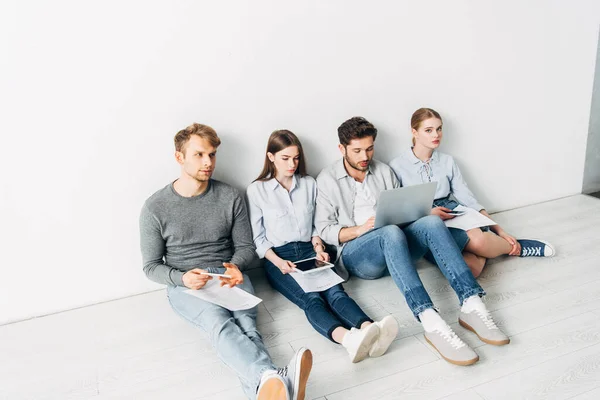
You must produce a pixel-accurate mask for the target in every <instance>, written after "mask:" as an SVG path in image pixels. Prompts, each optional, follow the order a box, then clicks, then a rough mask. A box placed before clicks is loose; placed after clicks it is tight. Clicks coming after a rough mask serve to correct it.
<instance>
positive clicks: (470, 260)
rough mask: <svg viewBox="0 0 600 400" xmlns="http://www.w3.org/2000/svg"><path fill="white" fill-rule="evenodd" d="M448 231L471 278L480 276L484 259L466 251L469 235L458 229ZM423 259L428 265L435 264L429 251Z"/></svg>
mask: <svg viewBox="0 0 600 400" xmlns="http://www.w3.org/2000/svg"><path fill="white" fill-rule="evenodd" d="M448 231H449V232H450V234H451V235H452V239H454V242H455V243H456V245H457V246H458V248H459V249H460V250H461V251H462V255H463V259H464V260H465V263H466V264H467V266H468V267H469V269H470V270H471V272H472V273H473V276H474V277H475V278H477V277H478V276H479V275H480V274H481V271H483V267H485V262H486V261H487V260H486V258H485V257H481V256H478V255H476V254H473V253H471V252H469V251H467V250H466V247H467V245H468V244H469V243H470V235H469V234H468V233H467V232H466V231H464V230H462V229H458V228H448ZM480 231H481V230H480ZM423 257H424V258H425V259H426V260H427V261H429V262H430V263H432V264H436V262H435V258H434V257H433V254H431V251H430V250H427V253H425V255H424V256H423Z"/></svg>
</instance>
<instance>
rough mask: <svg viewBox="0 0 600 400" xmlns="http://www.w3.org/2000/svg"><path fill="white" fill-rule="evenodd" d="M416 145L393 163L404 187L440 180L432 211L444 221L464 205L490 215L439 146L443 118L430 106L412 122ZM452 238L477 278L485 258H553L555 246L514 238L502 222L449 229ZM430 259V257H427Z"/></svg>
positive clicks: (418, 113) (421, 111)
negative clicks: (479, 226) (506, 256)
mask: <svg viewBox="0 0 600 400" xmlns="http://www.w3.org/2000/svg"><path fill="white" fill-rule="evenodd" d="M410 124H411V127H412V135H413V138H412V142H413V146H412V147H411V148H409V149H407V150H405V151H404V152H403V153H402V154H401V155H400V156H398V157H396V158H394V159H393V160H392V161H391V162H390V167H392V169H393V170H394V172H395V173H396V176H397V177H398V180H399V181H400V182H401V184H402V185H403V186H410V185H417V184H421V183H426V182H437V183H438V185H437V189H436V192H435V200H434V202H433V209H432V211H431V213H432V214H435V215H438V216H440V218H442V219H443V220H446V219H451V218H454V217H455V216H454V215H452V214H449V212H450V211H452V210H453V209H454V208H456V207H458V205H459V204H462V205H464V206H466V207H470V208H473V209H475V210H477V211H479V212H480V213H482V214H483V215H485V216H486V217H489V214H488V213H487V212H486V211H485V209H484V207H483V206H482V205H481V204H479V202H478V201H477V199H476V198H475V196H474V195H473V193H472V192H471V190H469V187H468V186H467V183H466V182H465V181H464V179H463V177H462V174H461V173H460V169H459V168H458V165H456V162H455V161H454V159H453V158H452V157H451V156H449V155H447V154H444V153H440V152H439V151H437V150H436V149H437V148H438V147H439V146H440V142H441V141H442V136H443V132H442V117H441V116H440V114H439V113H438V112H437V111H435V110H432V109H431V108H420V109H418V110H417V111H415V112H414V114H413V115H412V118H411V121H410ZM449 229H450V232H451V233H452V237H453V238H454V240H455V241H456V243H457V244H458V246H459V248H461V249H462V250H463V256H464V258H465V261H466V262H467V265H468V266H469V268H470V269H471V271H472V272H473V275H474V276H475V277H477V276H479V274H480V273H481V271H482V270H483V267H484V266H485V261H486V259H488V258H495V257H498V256H500V255H502V254H508V255H511V256H520V257H530V256H536V257H551V256H553V255H554V248H553V247H552V246H551V245H550V244H549V243H547V242H545V241H542V240H530V239H519V240H517V239H515V238H514V237H513V236H512V235H510V234H508V233H507V232H506V231H505V230H504V229H502V227H500V225H493V226H490V227H485V228H482V229H479V228H476V229H470V230H468V231H466V232H465V231H463V230H460V229H456V228H449ZM428 259H429V260H430V261H431V258H428Z"/></svg>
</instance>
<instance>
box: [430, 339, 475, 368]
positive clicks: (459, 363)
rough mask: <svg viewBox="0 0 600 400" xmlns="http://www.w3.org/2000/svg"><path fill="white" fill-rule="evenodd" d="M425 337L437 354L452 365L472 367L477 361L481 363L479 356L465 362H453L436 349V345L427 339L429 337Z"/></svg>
mask: <svg viewBox="0 0 600 400" xmlns="http://www.w3.org/2000/svg"><path fill="white" fill-rule="evenodd" d="M423 337H424V338H425V340H427V343H429V344H430V345H431V346H432V347H433V348H434V349H435V350H436V351H437V352H438V354H439V355H440V356H442V358H443V359H444V360H446V361H448V362H449V363H450V364H454V365H462V366H465V365H472V364H475V363H476V362H477V361H479V356H477V357H475V358H473V359H471V360H465V361H459V360H452V359H450V358H447V357H445V356H444V355H443V354H442V352H441V351H439V350H438V348H437V347H435V345H434V344H433V343H431V341H430V340H429V339H427V336H425V335H423Z"/></svg>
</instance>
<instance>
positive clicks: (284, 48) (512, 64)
mask: <svg viewBox="0 0 600 400" xmlns="http://www.w3.org/2000/svg"><path fill="white" fill-rule="evenodd" d="M599 19H600V2H597V1H593V0H589V1H576V2H563V1H544V0H538V1H529V2H520V1H519V2H517V1H508V2H506V1H505V2H491V1H475V0H473V1H452V2H448V1H429V2H424V1H411V2H402V1H391V0H390V1H372V2H365V1H358V0H353V1H348V0H336V1H327V2H325V1H317V0H305V1H296V2H285V1H278V0H265V1H214V0H213V1H192V0H190V1H171V0H169V1H166V0H165V1H148V0H146V1H123V0H121V1H103V2H94V3H92V2H82V1H65V0H56V1H52V2H47V1H3V2H2V3H1V5H0V46H1V47H0V51H1V55H0V107H1V108H0V115H1V117H0V135H1V136H0V137H1V143H0V163H1V165H0V173H1V174H2V177H1V178H2V179H1V183H2V186H1V189H0V190H1V191H0V202H1V203H0V206H1V207H0V215H1V216H2V219H3V222H4V223H3V229H2V233H1V234H0V235H1V237H0V239H1V245H0V246H2V252H3V255H4V257H3V260H2V263H1V266H0V268H1V275H0V323H3V322H8V321H14V320H18V319H23V318H27V317H31V316H38V315H43V314H46V313H50V312H54V311H59V310H64V309H69V308H73V307H77V306H82V305H86V304H91V303H95V302H98V301H103V300H109V299H114V298H117V297H121V296H126V295H131V294H135V293H140V292H143V291H147V290H152V289H154V288H157V287H158V286H156V285H154V284H153V283H151V282H149V281H147V280H146V278H145V276H144V275H143V274H142V269H141V257H140V254H139V249H138V227H137V218H138V213H139V209H140V207H141V205H142V203H143V201H144V199H145V198H146V197H148V196H149V195H150V194H151V193H153V192H154V191H155V190H157V189H159V188H161V187H163V186H164V185H165V184H167V183H168V182H169V181H171V180H173V179H175V178H176V177H177V174H178V169H177V167H176V164H175V162H174V161H173V158H172V153H173V149H172V137H173V135H174V134H175V132H176V131H177V130H179V129H181V128H183V127H185V126H186V125H187V124H189V123H191V122H193V121H197V122H202V123H207V124H210V125H212V126H213V127H214V128H216V130H217V132H219V134H220V135H221V137H222V139H223V145H222V147H221V148H220V149H219V157H218V167H217V168H218V172H217V173H216V177H217V178H218V179H223V180H226V181H228V182H231V183H233V184H234V185H235V186H237V187H239V188H243V187H245V186H246V185H247V184H248V183H249V182H250V181H251V180H252V179H253V178H254V177H255V176H256V174H257V173H258V172H259V169H260V166H261V164H262V157H263V151H264V147H265V144H266V138H267V136H268V134H269V133H270V132H271V131H273V130H274V129H278V128H287V129H291V130H292V131H294V132H295V133H297V134H298V135H299V136H300V137H301V139H302V140H303V143H304V145H305V147H306V150H307V155H308V161H309V163H310V167H309V171H310V172H311V173H312V174H316V173H317V172H318V171H319V170H320V169H321V168H322V167H323V166H325V165H327V164H329V163H331V162H332V161H334V160H335V159H337V158H338V156H339V154H338V152H337V149H336V144H337V137H336V128H337V126H338V125H339V124H340V123H341V122H343V121H344V120H345V119H347V118H349V117H351V116H354V115H362V116H364V117H366V118H368V119H369V120H371V121H372V122H373V123H374V124H375V125H376V126H377V127H378V128H379V129H380V137H379V138H378V140H377V154H376V155H377V158H379V159H381V160H383V161H389V160H390V159H391V158H392V157H393V156H394V155H395V154H397V153H398V152H400V151H401V150H402V149H403V148H404V147H405V146H406V145H408V143H409V129H408V121H409V117H410V115H411V113H412V112H413V111H414V110H415V109H416V108H418V107H420V106H430V107H433V108H435V109H437V110H438V111H440V112H441V113H442V115H443V116H444V117H445V132H446V141H447V142H446V143H445V144H444V150H446V151H447V152H450V153H452V154H454V155H455V156H456V158H457V159H458V161H459V163H460V165H461V167H462V168H463V170H464V171H465V175H466V177H467V178H468V180H469V182H470V184H471V186H472V188H473V190H474V191H475V193H476V194H477V195H478V197H479V198H480V200H481V202H482V203H483V204H485V205H487V206H488V209H490V210H492V211H494V210H502V209H507V208H512V207H518V206H522V205H526V204H531V203H536V202H540V201H544V200H549V199H554V198H557V197H561V196H567V195H571V194H574V193H578V192H580V190H581V186H582V175H583V164H584V154H585V141H586V135H587V123H588V117H589V110H590V100H591V92H592V81H593V74H594V61H595V51H596V41H597V38H598V24H599V22H600V21H599ZM517 234H518V232H517Z"/></svg>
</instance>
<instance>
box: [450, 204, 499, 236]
mask: <svg viewBox="0 0 600 400" xmlns="http://www.w3.org/2000/svg"><path fill="white" fill-rule="evenodd" d="M454 211H465V213H464V214H463V215H460V216H458V217H454V218H452V219H447V220H445V221H444V223H445V224H446V226H447V227H448V228H458V229H462V230H463V231H468V230H469V229H474V228H480V227H482V226H490V225H496V223H495V222H494V221H492V220H491V219H489V218H488V217H486V216H485V215H483V214H482V213H480V212H479V211H477V210H474V209H472V208H468V207H464V206H458V207H456V208H455V209H454Z"/></svg>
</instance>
